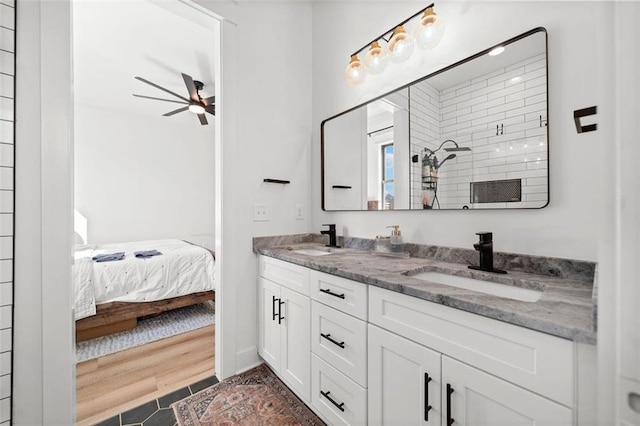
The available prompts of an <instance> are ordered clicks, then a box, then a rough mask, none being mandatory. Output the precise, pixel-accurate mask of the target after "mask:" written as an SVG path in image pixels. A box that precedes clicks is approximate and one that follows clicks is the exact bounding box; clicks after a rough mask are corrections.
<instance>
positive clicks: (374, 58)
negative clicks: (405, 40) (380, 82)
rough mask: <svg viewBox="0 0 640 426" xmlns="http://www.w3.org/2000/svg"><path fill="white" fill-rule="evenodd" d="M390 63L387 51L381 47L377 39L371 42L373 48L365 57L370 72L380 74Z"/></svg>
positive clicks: (365, 64) (365, 63)
mask: <svg viewBox="0 0 640 426" xmlns="http://www.w3.org/2000/svg"><path fill="white" fill-rule="evenodd" d="M388 63H389V58H388V57H387V53H386V52H385V51H384V50H383V49H382V47H380V45H379V44H378V42H377V41H374V42H373V43H371V48H370V49H369V51H368V52H367V54H366V55H365V57H364V66H365V67H366V68H367V72H368V73H369V74H380V73H382V72H383V71H384V70H385V68H387V64H388Z"/></svg>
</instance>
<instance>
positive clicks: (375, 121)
mask: <svg viewBox="0 0 640 426" xmlns="http://www.w3.org/2000/svg"><path fill="white" fill-rule="evenodd" d="M407 95H408V91H407V90H400V91H397V92H394V93H392V94H390V95H388V96H386V97H384V98H382V99H379V100H377V101H375V102H371V103H370V104H368V105H367V139H366V144H367V149H366V151H365V152H366V154H367V155H366V158H367V185H366V188H367V194H366V195H367V210H393V209H394V208H395V205H396V200H397V202H398V203H399V205H403V203H406V201H407V200H408V196H409V187H408V185H407V183H408V182H406V180H403V179H399V180H396V179H395V177H396V176H403V175H404V172H405V171H404V170H403V169H405V168H406V167H405V165H404V163H403V160H404V158H406V156H407V155H408V149H407V148H408V146H409V144H408V137H409V120H408V118H409V108H408V106H409V99H408V96H407Z"/></svg>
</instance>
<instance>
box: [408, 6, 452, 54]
mask: <svg viewBox="0 0 640 426" xmlns="http://www.w3.org/2000/svg"><path fill="white" fill-rule="evenodd" d="M444 29H445V25H444V20H443V19H442V18H440V17H439V16H438V15H436V13H435V12H434V11H433V7H428V8H427V9H426V10H425V11H424V15H422V19H421V20H420V25H418V26H417V27H416V29H415V30H414V31H413V37H414V38H415V39H416V44H417V45H418V47H420V48H422V49H431V48H433V47H436V46H437V45H438V43H440V40H442V36H443V35H444Z"/></svg>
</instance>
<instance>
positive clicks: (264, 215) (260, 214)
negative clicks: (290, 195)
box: [253, 204, 269, 222]
mask: <svg viewBox="0 0 640 426" xmlns="http://www.w3.org/2000/svg"><path fill="white" fill-rule="evenodd" d="M253 221H254V222H269V205H267V204H254V205H253Z"/></svg>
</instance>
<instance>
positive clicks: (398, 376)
mask: <svg viewBox="0 0 640 426" xmlns="http://www.w3.org/2000/svg"><path fill="white" fill-rule="evenodd" d="M368 330H369V424H370V425H430V426H439V425H440V415H441V410H440V407H441V404H440V387H441V383H442V381H441V379H440V358H441V356H440V354H439V353H437V352H435V351H432V350H431V349H428V348H426V347H424V346H422V345H418V344H417V343H414V342H412V341H410V340H408V339H405V338H403V337H400V336H398V335H396V334H393V333H390V332H388V331H386V330H383V329H381V328H378V327H376V326H375V325H371V324H369V327H368Z"/></svg>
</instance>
